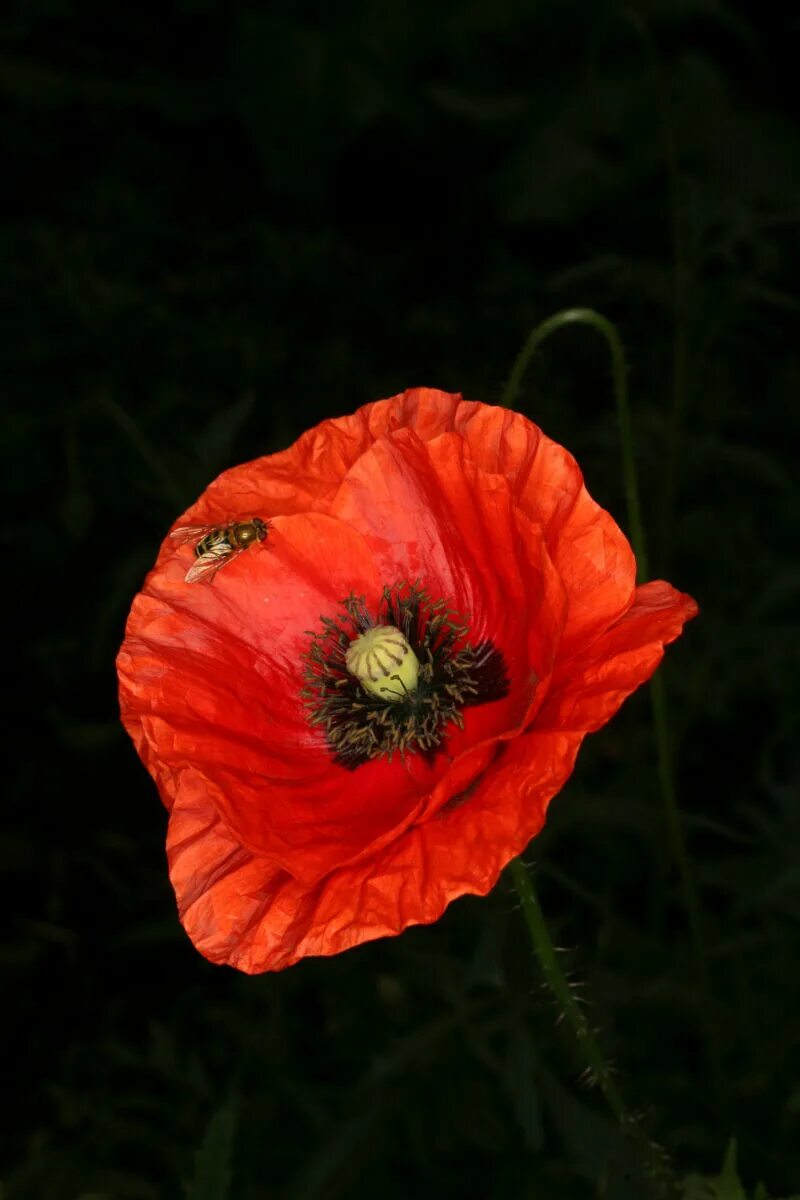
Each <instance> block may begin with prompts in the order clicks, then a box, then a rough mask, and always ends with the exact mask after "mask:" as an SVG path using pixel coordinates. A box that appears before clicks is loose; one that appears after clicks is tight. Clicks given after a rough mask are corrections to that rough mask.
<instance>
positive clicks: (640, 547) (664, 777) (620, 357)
mask: <svg viewBox="0 0 800 1200" xmlns="http://www.w3.org/2000/svg"><path fill="white" fill-rule="evenodd" d="M574 324H582V325H589V326H591V327H592V328H593V329H595V330H596V331H597V332H598V333H600V334H601V335H602V336H603V337H604V338H605V340H606V343H607V344H608V348H609V351H610V353H611V376H612V383H613V388H614V400H615V403H616V408H617V420H618V423H619V436H620V448H621V452H622V474H623V480H624V484H625V499H626V502H627V509H628V524H629V527H630V540H631V545H632V546H633V552H634V554H635V556H636V562H637V576H638V579H639V582H640V583H646V582H647V580H648V578H649V568H648V561H647V546H646V542H645V534H644V524H643V522H642V510H641V504H640V502H639V484H638V476H637V472H636V459H635V455H634V443H633V428H632V424H631V410H630V404H629V402H628V368H627V364H626V361H625V351H624V349H623V346H622V340H621V338H620V336H619V334H618V332H617V330H616V327H615V326H614V325H612V323H611V322H610V321H609V320H607V318H606V317H604V316H602V315H601V314H600V313H598V312H595V311H594V309H591V308H568V309H564V310H563V311H562V312H558V313H555V314H554V315H553V316H552V317H548V318H547V320H546V321H542V322H541V324H539V325H537V326H536V328H535V329H534V330H533V332H532V333H531V334H530V336H529V337H528V339H527V341H526V342H525V344H524V346H523V347H522V350H521V351H520V353H519V354H518V356H517V360H516V362H515V363H514V366H513V368H512V370H511V375H510V377H509V380H508V383H507V384H506V386H505V388H504V390H503V394H502V396H501V398H500V404H501V405H503V406H504V407H510V406H511V405H513V404H515V402H516V400H517V397H518V395H519V391H520V386H521V384H522V378H523V376H524V374H525V371H526V370H527V368H528V365H529V363H530V361H531V359H532V358H533V355H534V354H535V352H536V350H537V349H538V348H539V346H541V344H542V342H543V341H545V339H546V338H548V337H550V335H551V334H552V333H555V332H556V331H557V330H559V329H563V328H564V326H565V325H574ZM650 701H651V706H652V713H653V726H654V731H655V741H656V756H657V763H658V780H659V789H660V792H661V800H662V803H663V807H664V817H665V824H666V828H667V836H668V838H669V843H670V849H671V852H672V857H673V859H674V861H675V864H676V866H677V868H678V875H679V878H680V887H681V894H682V897H683V903H684V907H685V909H686V914H687V919H688V924H689V935H690V938H691V943H692V955H693V958H694V966H695V973H696V976H697V980H698V983H699V985H700V989H701V992H702V996H703V1001H704V1006H705V1010H706V1024H707V1026H708V1029H709V1039H708V1043H709V1051H710V1056H711V1060H712V1062H711V1068H712V1072H713V1074H714V1076H715V1080H716V1084H717V1091H718V1093H720V1094H723V1093H722V1089H721V1084H720V1072H719V1061H718V1054H717V1050H716V1049H715V1039H714V1037H713V1022H712V1021H711V1019H710V1010H711V993H710V988H709V979H708V971H707V968H706V952H705V939H704V936H703V920H702V913H701V908H700V900H699V896H698V893H697V886H696V884H695V881H694V875H693V873H692V869H691V866H690V863H689V856H688V854H687V852H686V842H685V839H684V836H683V828H682V826H681V818H680V812H679V810H678V803H677V799H676V792H675V776H674V772H673V764H672V752H671V747H670V740H669V722H668V719H667V701H666V693H665V691H664V684H663V682H662V679H661V676H660V675H658V674H656V675H655V676H654V677H653V679H652V680H651V682H650Z"/></svg>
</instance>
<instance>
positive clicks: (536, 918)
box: [509, 858, 674, 1196]
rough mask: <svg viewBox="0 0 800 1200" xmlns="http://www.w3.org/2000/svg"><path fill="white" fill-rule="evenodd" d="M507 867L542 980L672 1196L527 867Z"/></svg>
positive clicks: (645, 1160) (670, 1182)
mask: <svg viewBox="0 0 800 1200" xmlns="http://www.w3.org/2000/svg"><path fill="white" fill-rule="evenodd" d="M509 872H510V874H511V879H512V881H513V884H514V889H515V891H516V893H517V895H518V896H519V899H520V903H521V905H522V911H523V914H524V916H525V922H526V924H527V926H528V932H529V933H530V936H531V942H532V943H533V948H534V951H535V953H536V957H537V959H538V961H539V965H540V967H541V970H542V974H543V976H544V978H545V982H546V983H547V986H548V987H549V989H550V991H551V992H552V993H553V996H554V997H555V999H556V1001H557V1003H558V1006H559V1009H560V1011H561V1012H562V1013H563V1014H564V1017H565V1019H566V1021H567V1023H568V1025H569V1027H570V1029H571V1031H572V1034H573V1036H574V1038H575V1041H576V1043H577V1045H578V1047H579V1049H580V1052H581V1055H582V1057H583V1059H584V1061H585V1062H586V1064H587V1067H588V1073H589V1077H590V1079H591V1081H592V1082H593V1083H594V1084H595V1085H596V1086H597V1087H598V1088H599V1089H600V1091H601V1093H602V1095H603V1097H604V1099H605V1101H606V1103H607V1104H608V1107H609V1108H610V1110H611V1112H612V1113H613V1114H614V1116H615V1117H616V1119H617V1121H618V1122H619V1125H620V1128H621V1129H622V1131H623V1133H624V1135H625V1136H626V1137H628V1138H630V1140H631V1143H632V1144H634V1145H635V1146H636V1147H638V1151H639V1154H640V1155H641V1165H642V1170H643V1171H644V1173H645V1176H646V1178H647V1179H649V1180H650V1182H651V1183H653V1184H656V1185H658V1192H657V1194H658V1195H659V1196H672V1195H673V1191H674V1179H673V1176H672V1172H671V1170H670V1168H669V1166H668V1163H667V1160H666V1157H665V1155H664V1153H663V1151H662V1150H661V1149H660V1148H659V1147H658V1146H656V1145H655V1144H654V1143H653V1142H651V1141H650V1139H649V1138H648V1137H647V1134H646V1133H645V1132H644V1130H643V1128H642V1126H641V1124H640V1122H639V1120H638V1118H637V1117H636V1116H635V1115H634V1114H633V1113H631V1112H630V1111H629V1110H628V1108H627V1106H626V1104H625V1101H624V1100H623V1098H622V1093H621V1092H620V1090H619V1088H618V1086H617V1083H616V1080H615V1079H614V1076H613V1074H612V1072H611V1068H610V1067H609V1065H608V1062H607V1061H606V1058H605V1055H604V1054H603V1051H602V1049H601V1047H600V1043H599V1042H598V1040H597V1038H596V1037H595V1034H594V1031H593V1030H592V1028H591V1026H590V1024H589V1022H588V1020H587V1019H586V1015H585V1013H584V1012H583V1009H582V1008H581V1007H580V1005H579V1003H578V1001H577V999H576V998H575V995H574V993H573V991H572V988H571V987H570V985H569V983H568V982H567V979H566V977H565V975H564V972H563V971H562V970H561V964H560V963H559V961H558V955H557V953H556V949H555V947H554V946H553V943H552V941H551V939H550V933H549V931H548V928H547V922H546V921H545V918H544V913H543V912H542V907H541V905H540V903H539V897H538V896H537V894H536V889H535V887H534V884H533V879H532V878H531V873H530V871H529V870H528V868H527V867H526V866H525V864H524V863H523V862H522V860H521V859H519V858H515V859H512V861H511V863H510V864H509Z"/></svg>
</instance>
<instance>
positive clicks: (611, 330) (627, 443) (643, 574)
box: [500, 308, 648, 583]
mask: <svg viewBox="0 0 800 1200" xmlns="http://www.w3.org/2000/svg"><path fill="white" fill-rule="evenodd" d="M574 324H580V325H591V326H593V328H594V329H596V330H597V332H598V333H600V334H602V335H603V337H604V338H605V339H606V342H607V343H608V348H609V350H610V351H611V376H612V380H613V384H614V399H615V400H616V403H617V420H618V421H619V437H620V443H621V446H622V478H623V482H624V484H625V501H626V504H627V506H628V524H629V526H630V539H631V545H632V546H633V552H634V554H635V555H636V562H637V565H638V574H639V579H640V581H641V582H642V583H644V582H645V581H646V580H647V578H648V566H647V547H646V545H645V538H644V525H643V523H642V507H641V504H640V503H639V486H638V482H637V477H636V460H635V458H634V453H633V427H632V425H631V410H630V405H629V403H628V367H627V364H626V362H625V351H624V350H623V348H622V340H621V339H620V336H619V334H618V333H617V331H616V328H615V327H614V326H613V325H612V324H611V322H610V321H609V320H607V319H606V318H605V317H603V316H601V314H600V313H598V312H595V311H594V309H591V308H565V309H564V310H563V311H562V312H558V313H555V315H554V316H552V317H548V318H547V320H546V321H542V323H541V325H537V326H536V328H535V329H534V330H533V332H532V333H531V335H530V337H529V338H528V340H527V341H526V343H525V345H524V346H523V347H522V349H521V350H520V352H519V354H518V355H517V360H516V362H515V363H514V366H513V367H512V369H511V375H510V376H509V380H508V383H507V384H506V386H505V389H504V390H503V394H502V396H501V397H500V404H501V405H502V407H503V408H513V407H514V405H515V404H516V402H517V397H518V395H519V390H520V386H521V384H522V378H523V376H524V374H525V372H526V371H527V369H528V366H529V364H530V361H531V359H532V358H533V356H534V354H535V353H536V351H537V350H538V349H539V347H540V346H541V344H542V342H544V341H545V340H546V339H547V338H549V337H550V335H551V333H555V332H556V331H557V330H558V329H563V327H564V326H565V325H574Z"/></svg>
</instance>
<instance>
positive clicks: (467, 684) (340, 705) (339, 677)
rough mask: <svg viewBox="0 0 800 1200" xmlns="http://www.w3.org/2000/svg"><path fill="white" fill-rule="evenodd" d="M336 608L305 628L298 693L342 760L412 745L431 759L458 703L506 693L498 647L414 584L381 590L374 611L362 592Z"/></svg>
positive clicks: (350, 762) (349, 763)
mask: <svg viewBox="0 0 800 1200" xmlns="http://www.w3.org/2000/svg"><path fill="white" fill-rule="evenodd" d="M341 609H342V611H341V613H340V614H339V615H338V616H337V617H336V618H334V617H329V616H322V617H320V622H321V626H322V628H321V631H320V632H316V633H315V632H310V633H309V636H310V638H311V642H310V644H309V648H308V651H307V652H306V654H305V656H304V658H305V669H304V678H305V685H306V686H305V688H304V689H303V693H302V694H303V700H304V703H305V706H306V711H307V713H308V719H309V721H310V723H311V724H312V725H314V726H318V727H321V728H323V729H324V731H325V737H326V740H327V742H328V745H329V747H330V749H331V751H332V753H333V756H334V759H335V761H336V762H337V763H339V764H340V765H341V766H344V767H347V768H349V769H351V770H352V769H354V768H356V767H358V766H360V765H361V764H362V763H364V762H368V761H369V760H370V759H373V758H380V757H386V758H388V759H391V758H392V755H393V754H395V753H396V752H399V753H400V754H405V753H407V752H411V751H418V752H420V753H421V754H423V755H424V756H425V757H426V758H428V759H429V760H432V759H433V758H434V757H435V755H436V752H437V751H438V750H439V749H441V747H442V744H443V742H444V740H445V738H446V736H447V730H448V727H449V726H450V725H451V724H455V725H457V726H459V727H463V718H462V715H461V714H462V711H463V709H465V708H467V707H469V706H470V705H476V704H488V703H491V702H492V701H494V700H500V699H502V698H503V697H504V696H506V695H507V694H508V687H509V681H508V675H507V672H506V667H505V662H504V660H503V656H502V654H501V652H500V651H499V650H498V649H497V647H496V646H494V645H493V643H492V642H490V641H487V640H484V641H481V642H478V643H477V644H473V643H472V642H470V641H469V640H468V635H469V625H468V623H467V622H465V621H464V620H463V619H461V618H457V617H456V615H455V614H454V613H453V612H452V610H451V609H450V608H449V607H448V605H447V602H446V601H445V600H441V599H440V600H432V599H431V597H430V596H429V595H428V593H427V592H426V591H424V590H423V588H422V587H421V586H420V585H419V584H418V583H415V584H408V583H397V584H394V585H393V586H392V587H385V588H384V589H383V594H382V596H381V599H380V601H379V603H378V605H377V610H376V611H375V613H374V614H373V613H372V612H370V610H369V609H368V607H367V605H366V601H365V599H364V597H363V596H354V595H350V596H348V597H347V599H346V600H343V601H342V605H341Z"/></svg>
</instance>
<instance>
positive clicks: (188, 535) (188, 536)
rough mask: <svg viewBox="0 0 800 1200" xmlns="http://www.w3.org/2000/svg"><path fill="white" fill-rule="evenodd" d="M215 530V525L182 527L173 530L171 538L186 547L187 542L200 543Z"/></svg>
mask: <svg viewBox="0 0 800 1200" xmlns="http://www.w3.org/2000/svg"><path fill="white" fill-rule="evenodd" d="M214 528H215V526H214V525H181V526H180V527H179V528H178V529H173V531H172V533H171V534H170V535H169V536H170V537H171V538H175V539H176V541H179V542H180V543H181V545H182V546H185V545H186V543H187V542H195V543H196V542H199V541H200V539H201V538H204V537H205V536H206V534H207V533H211V531H212V529H214Z"/></svg>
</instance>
